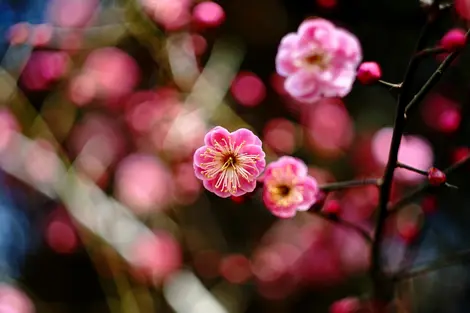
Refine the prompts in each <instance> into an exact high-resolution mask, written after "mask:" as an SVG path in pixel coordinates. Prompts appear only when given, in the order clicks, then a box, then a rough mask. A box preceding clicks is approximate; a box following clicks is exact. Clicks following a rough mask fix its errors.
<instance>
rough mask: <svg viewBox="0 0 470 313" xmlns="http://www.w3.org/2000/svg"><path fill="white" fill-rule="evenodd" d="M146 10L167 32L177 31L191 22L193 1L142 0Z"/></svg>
mask: <svg viewBox="0 0 470 313" xmlns="http://www.w3.org/2000/svg"><path fill="white" fill-rule="evenodd" d="M140 1H141V3H142V6H143V8H144V10H145V11H146V12H147V14H148V15H149V16H150V17H151V18H152V19H153V20H154V21H155V22H157V23H160V24H161V25H162V26H163V27H165V28H166V29H167V30H176V29H178V28H181V27H183V26H185V25H186V24H188V23H189V21H190V20H191V12H190V6H191V3H192V1H191V0H140Z"/></svg>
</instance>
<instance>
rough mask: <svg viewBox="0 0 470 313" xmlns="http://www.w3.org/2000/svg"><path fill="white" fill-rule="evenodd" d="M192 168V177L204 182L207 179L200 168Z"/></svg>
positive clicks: (194, 166) (195, 166)
mask: <svg viewBox="0 0 470 313" xmlns="http://www.w3.org/2000/svg"><path fill="white" fill-rule="evenodd" d="M193 168H194V175H195V176H196V177H197V178H198V179H200V180H205V179H207V177H206V176H205V175H204V174H203V172H204V170H203V169H202V168H200V167H199V166H197V165H195V164H194V165H193Z"/></svg>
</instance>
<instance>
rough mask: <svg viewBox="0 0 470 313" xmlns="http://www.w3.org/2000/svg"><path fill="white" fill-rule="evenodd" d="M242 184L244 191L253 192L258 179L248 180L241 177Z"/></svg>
mask: <svg viewBox="0 0 470 313" xmlns="http://www.w3.org/2000/svg"><path fill="white" fill-rule="evenodd" d="M240 184H241V189H242V190H243V191H244V193H247V192H253V190H255V188H256V179H254V180H252V181H248V180H246V179H244V178H240Z"/></svg>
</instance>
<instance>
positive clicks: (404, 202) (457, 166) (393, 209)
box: [388, 155, 470, 215]
mask: <svg viewBox="0 0 470 313" xmlns="http://www.w3.org/2000/svg"><path fill="white" fill-rule="evenodd" d="M468 164H470V155H468V156H467V157H465V158H464V159H462V160H460V161H459V162H457V163H455V164H453V165H451V166H450V167H448V168H446V169H445V170H443V172H444V174H446V175H449V174H452V173H453V172H455V171H457V170H459V169H461V168H462V167H464V166H465V165H468ZM431 187H432V186H431V185H430V184H429V182H425V183H423V184H422V185H420V186H419V187H417V188H416V189H415V190H413V191H411V192H410V193H408V194H406V195H405V196H403V197H402V198H401V199H399V200H398V201H397V202H395V203H394V204H393V205H389V207H388V214H389V215H391V214H394V213H396V212H398V211H399V210H400V209H401V208H402V207H404V206H405V205H407V204H408V203H410V202H411V201H413V200H414V199H415V198H417V197H418V196H420V195H421V194H422V193H424V192H425V191H427V190H428V189H429V188H431Z"/></svg>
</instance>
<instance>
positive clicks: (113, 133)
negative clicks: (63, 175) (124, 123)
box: [67, 114, 127, 181]
mask: <svg viewBox="0 0 470 313" xmlns="http://www.w3.org/2000/svg"><path fill="white" fill-rule="evenodd" d="M67 143H68V145H69V147H70V152H71V154H72V155H73V156H74V157H77V156H78V159H77V160H75V164H76V169H78V171H79V172H80V173H82V174H85V175H87V176H88V177H89V178H90V179H92V180H94V181H97V180H99V179H100V178H101V177H102V175H103V174H105V173H106V170H107V169H108V167H109V166H111V165H114V164H115V163H116V162H117V160H119V159H120V158H121V157H122V156H123V155H124V154H125V152H126V148H127V147H126V144H127V143H126V142H125V139H124V136H123V135H122V133H121V129H120V126H119V124H118V123H117V122H116V121H115V120H114V119H112V118H110V117H107V116H104V115H100V114H88V115H86V116H85V117H84V118H83V120H82V121H80V122H79V123H78V124H76V125H75V126H74V128H73V130H72V132H71V134H70V139H69V141H68V142H67Z"/></svg>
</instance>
